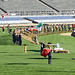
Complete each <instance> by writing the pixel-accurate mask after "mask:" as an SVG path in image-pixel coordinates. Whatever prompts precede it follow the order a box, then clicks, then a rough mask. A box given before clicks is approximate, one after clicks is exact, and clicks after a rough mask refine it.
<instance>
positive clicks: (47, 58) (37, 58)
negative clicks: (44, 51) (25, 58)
mask: <svg viewBox="0 0 75 75" xmlns="http://www.w3.org/2000/svg"><path fill="white" fill-rule="evenodd" d="M29 59H48V58H29ZM52 59H62V58H52Z"/></svg>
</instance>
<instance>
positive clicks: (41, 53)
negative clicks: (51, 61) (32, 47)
mask: <svg viewBox="0 0 75 75" xmlns="http://www.w3.org/2000/svg"><path fill="white" fill-rule="evenodd" d="M42 52H43V47H41V55H42Z"/></svg>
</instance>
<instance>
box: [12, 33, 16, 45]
mask: <svg viewBox="0 0 75 75" xmlns="http://www.w3.org/2000/svg"><path fill="white" fill-rule="evenodd" d="M12 37H13V43H14V44H15V43H16V36H15V32H13V35H12Z"/></svg>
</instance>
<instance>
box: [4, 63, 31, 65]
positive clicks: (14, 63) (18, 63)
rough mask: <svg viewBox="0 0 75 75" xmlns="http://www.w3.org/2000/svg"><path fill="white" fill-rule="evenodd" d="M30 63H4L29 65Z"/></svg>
mask: <svg viewBox="0 0 75 75" xmlns="http://www.w3.org/2000/svg"><path fill="white" fill-rule="evenodd" d="M29 64H31V63H6V64H4V65H29Z"/></svg>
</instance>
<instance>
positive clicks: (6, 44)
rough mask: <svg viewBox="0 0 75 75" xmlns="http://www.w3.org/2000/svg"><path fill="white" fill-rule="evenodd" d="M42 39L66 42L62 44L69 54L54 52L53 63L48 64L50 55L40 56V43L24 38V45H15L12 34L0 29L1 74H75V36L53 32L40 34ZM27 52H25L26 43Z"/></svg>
mask: <svg viewBox="0 0 75 75" xmlns="http://www.w3.org/2000/svg"><path fill="white" fill-rule="evenodd" d="M38 40H39V42H40V41H45V42H46V43H48V42H51V43H53V44H56V43H60V44H61V46H62V42H64V46H62V47H63V48H64V49H65V50H69V51H70V53H69V54H65V53H62V54H61V53H53V54H52V58H53V59H52V64H48V59H47V58H48V57H46V58H44V57H42V56H40V45H34V44H32V43H30V42H29V41H26V40H24V39H22V41H23V42H22V46H19V45H14V44H13V42H12V36H11V35H9V34H8V32H7V29H6V30H5V33H2V31H0V75H75V60H72V59H71V58H74V57H75V38H74V37H72V36H60V35H59V34H51V35H44V36H39V38H38ZM23 44H28V45H27V53H24V45H23Z"/></svg>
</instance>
